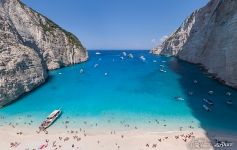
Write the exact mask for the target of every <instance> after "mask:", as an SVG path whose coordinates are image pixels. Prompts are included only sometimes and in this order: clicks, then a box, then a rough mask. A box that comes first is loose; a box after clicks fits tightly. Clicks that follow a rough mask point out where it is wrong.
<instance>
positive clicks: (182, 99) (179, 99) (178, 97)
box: [175, 96, 184, 101]
mask: <svg viewBox="0 0 237 150" xmlns="http://www.w3.org/2000/svg"><path fill="white" fill-rule="evenodd" d="M175 99H176V100H178V101H184V98H182V97H180V96H176V97H175Z"/></svg>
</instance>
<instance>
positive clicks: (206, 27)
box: [153, 0, 237, 88]
mask: <svg viewBox="0 0 237 150" xmlns="http://www.w3.org/2000/svg"><path fill="white" fill-rule="evenodd" d="M153 53H154V54H162V55H168V56H177V57H178V58H180V59H182V60H185V61H188V62H191V63H198V64H202V65H203V66H204V67H205V68H206V69H207V70H208V71H209V73H212V74H214V75H215V76H216V77H217V78H219V79H220V80H222V81H224V82H225V84H227V85H229V86H232V87H236V88H237V59H236V57H237V1H235V0H211V1H210V2H209V3H208V4H207V5H206V6H205V7H203V8H201V9H199V10H197V11H195V12H194V13H193V14H192V15H191V16H190V17H189V18H188V19H186V20H185V22H184V23H183V24H182V25H181V27H180V28H178V29H177V31H176V32H175V33H174V34H172V35H171V36H170V37H169V38H168V39H167V40H166V41H165V42H163V43H162V45H160V46H159V47H157V48H156V49H154V50H153Z"/></svg>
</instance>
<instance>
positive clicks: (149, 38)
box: [22, 0, 208, 50]
mask: <svg viewBox="0 0 237 150" xmlns="http://www.w3.org/2000/svg"><path fill="white" fill-rule="evenodd" d="M22 1H23V2H24V3H25V4H27V5H28V6H29V7H31V8H33V9H34V10H36V11H38V12H40V13H41V14H43V15H45V16H47V17H48V18H49V19H51V20H53V21H54V22H55V23H57V24H58V25H59V26H61V27H62V28H64V29H66V30H67V31H70V32H72V33H73V34H75V35H76V36H77V37H78V38H79V39H80V41H81V42H82V44H83V45H84V46H85V47H86V48H87V49H91V50H92V49H96V50H100V49H108V50H112V49H116V50H120V49H151V48H153V47H154V46H155V45H157V44H159V43H160V42H161V41H162V40H164V39H165V37H166V36H168V35H170V34H171V33H172V32H174V31H175V30H176V29H177V28H178V27H179V26H180V24H181V23H182V22H183V21H184V19H185V18H187V17H188V16H189V15H190V14H191V13H192V12H193V11H194V10H196V9H198V8H200V7H202V6H204V5H205V4H206V3H207V2H208V0H22Z"/></svg>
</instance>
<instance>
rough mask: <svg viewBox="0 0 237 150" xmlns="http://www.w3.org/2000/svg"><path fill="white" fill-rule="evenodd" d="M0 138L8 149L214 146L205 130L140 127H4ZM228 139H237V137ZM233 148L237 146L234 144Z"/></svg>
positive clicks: (170, 149)
mask: <svg viewBox="0 0 237 150" xmlns="http://www.w3.org/2000/svg"><path fill="white" fill-rule="evenodd" d="M220 137H221V136H219V135H218V137H215V135H213V139H214V138H220ZM222 138H225V136H224V135H223V136H222ZM0 139H1V140H0V145H1V149H4V150H8V149H9V150H10V149H15V150H33V149H35V150H36V149H45V150H56V149H63V150H69V149H80V150H120V149H121V150H149V149H155V150H156V149H157V150H174V149H175V150H189V149H191V148H190V145H191V144H192V146H197V142H202V144H203V145H201V146H206V148H207V150H212V149H214V148H213V147H211V146H210V141H209V139H208V138H207V136H206V133H205V131H203V130H202V129H195V130H190V131H172V132H148V131H143V130H139V129H134V130H129V131H116V130H113V131H109V130H107V129H104V130H102V129H101V128H100V129H80V128H79V129H63V128H58V129H55V128H50V129H48V133H47V134H46V133H43V132H42V133H37V132H36V130H33V128H32V127H30V128H23V127H13V126H1V127H0ZM195 140H196V143H195ZM200 140H201V141H200ZM226 140H227V139H226ZM228 140H230V141H237V140H236V138H234V137H233V138H231V139H228ZM203 142H204V143H203ZM195 144H196V145H195ZM205 144H206V145H205ZM234 146H235V147H234ZM232 148H233V149H236V148H237V147H236V145H234V144H233V145H232Z"/></svg>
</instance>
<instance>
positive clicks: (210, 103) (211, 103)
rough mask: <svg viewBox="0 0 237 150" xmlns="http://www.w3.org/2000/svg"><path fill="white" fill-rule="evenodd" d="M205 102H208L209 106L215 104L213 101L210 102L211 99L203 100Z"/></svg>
mask: <svg viewBox="0 0 237 150" xmlns="http://www.w3.org/2000/svg"><path fill="white" fill-rule="evenodd" d="M203 101H204V102H206V103H207V104H209V105H213V104H214V103H213V101H212V100H209V99H205V98H204V99H203Z"/></svg>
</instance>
